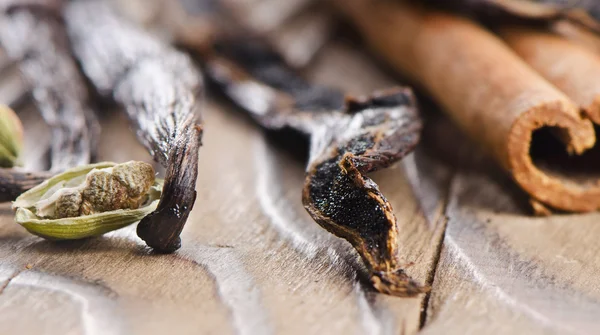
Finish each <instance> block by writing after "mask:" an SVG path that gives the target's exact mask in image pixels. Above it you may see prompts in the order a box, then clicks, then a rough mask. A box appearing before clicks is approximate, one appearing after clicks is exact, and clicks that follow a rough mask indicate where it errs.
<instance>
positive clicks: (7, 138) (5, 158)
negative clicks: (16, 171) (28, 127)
mask: <svg viewBox="0 0 600 335" xmlns="http://www.w3.org/2000/svg"><path fill="white" fill-rule="evenodd" d="M22 146H23V125H22V124H21V121H20V120H19V117H18V116H17V115H16V114H15V112H13V110H12V109H10V108H9V107H7V106H4V105H0V167H4V168H11V167H13V166H15V165H18V158H19V153H20V152H21V147H22Z"/></svg>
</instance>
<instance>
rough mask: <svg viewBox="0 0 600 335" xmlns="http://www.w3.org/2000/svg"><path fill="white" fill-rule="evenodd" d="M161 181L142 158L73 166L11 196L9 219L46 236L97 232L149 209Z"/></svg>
mask: <svg viewBox="0 0 600 335" xmlns="http://www.w3.org/2000/svg"><path fill="white" fill-rule="evenodd" d="M162 184H163V181H162V180H159V179H156V178H155V172H154V168H153V167H152V165H150V164H147V163H144V162H137V161H130V162H127V163H121V164H117V163H111V162H104V163H97V164H90V165H85V166H80V167H76V168H73V169H69V170H67V171H65V172H63V173H60V174H58V175H56V176H54V177H52V178H50V179H48V180H46V181H44V182H43V183H41V184H40V185H38V186H36V187H34V188H32V189H30V190H29V191H27V192H25V193H23V194H21V195H20V196H19V197H18V198H17V199H16V200H15V201H14V202H13V209H16V211H17V212H16V215H15V221H16V222H17V223H18V224H20V225H21V226H23V227H24V228H25V229H27V230H28V231H29V232H30V233H32V234H35V235H38V236H41V237H44V238H47V239H54V240H72V239H81V238H86V237H91V236H98V235H102V234H104V233H107V232H109V231H112V230H116V229H119V228H123V227H125V226H127V225H130V224H132V223H134V222H137V221H140V220H141V219H142V218H143V217H144V216H146V215H147V214H149V213H151V212H152V211H154V210H155V209H156V207H157V206H158V201H159V199H160V195H161V191H162Z"/></svg>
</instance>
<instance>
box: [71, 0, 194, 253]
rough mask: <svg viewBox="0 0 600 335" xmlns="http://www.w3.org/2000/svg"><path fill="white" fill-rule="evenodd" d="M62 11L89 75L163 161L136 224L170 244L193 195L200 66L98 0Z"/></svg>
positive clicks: (151, 238) (159, 245) (154, 241)
mask: <svg viewBox="0 0 600 335" xmlns="http://www.w3.org/2000/svg"><path fill="white" fill-rule="evenodd" d="M65 19H66V23H67V29H68V32H69V35H70V37H71V42H72V44H73V50H74V52H75V55H76V56H77V58H78V59H79V61H80V62H81V65H82V67H83V70H84V72H85V73H86V75H87V76H88V78H89V79H90V80H91V82H92V83H93V85H94V86H95V87H96V88H97V89H98V91H99V93H100V94H102V95H104V96H106V97H112V98H113V99H114V100H116V101H117V102H118V103H120V104H122V105H123V106H124V107H125V110H126V112H127V115H128V117H129V119H130V120H131V122H132V124H133V125H134V127H135V128H136V133H137V137H138V139H139V140H140V141H141V142H142V143H143V144H144V145H145V146H146V148H147V149H148V150H149V151H150V153H151V154H152V156H153V157H154V159H156V160H157V161H158V162H160V163H161V164H162V165H163V166H165V167H166V168H167V170H166V177H165V186H164V188H163V194H162V196H161V200H160V203H159V205H158V208H157V210H156V211H154V212H153V213H151V214H149V215H148V216H146V217H145V218H144V219H143V220H142V221H141V222H140V224H139V225H138V230H137V232H138V235H139V236H140V237H141V238H142V239H143V240H145V241H146V243H147V244H148V245H149V246H150V247H152V248H154V249H156V250H157V251H161V252H172V251H174V250H176V249H178V248H179V247H180V244H181V239H180V237H179V235H180V233H181V230H182V229H183V226H184V225H185V222H186V220H187V217H188V215H189V213H190V211H191V209H192V207H193V205H194V201H195V199H196V191H195V186H196V177H197V167H198V149H199V146H200V139H201V135H202V128H201V126H200V121H199V119H198V117H197V116H196V115H195V113H194V109H195V106H196V96H197V95H198V93H199V91H200V90H201V86H202V82H201V77H200V74H199V72H198V70H197V69H196V68H195V67H194V65H193V63H192V62H191V60H190V59H189V58H188V57H187V56H186V55H185V54H183V53H180V52H178V51H176V50H174V49H173V48H172V47H170V46H169V45H167V44H165V43H162V42H161V41H159V40H157V39H156V38H154V37H152V36H150V35H149V34H148V33H146V32H145V31H143V30H141V29H140V28H138V27H136V26H134V25H133V24H131V23H129V22H127V21H126V20H124V19H123V18H121V17H120V16H119V15H118V14H117V13H116V12H115V11H114V9H113V8H111V7H110V5H109V4H108V3H107V2H105V1H96V0H90V1H86V0H82V1H74V2H71V3H69V4H68V5H66V8H65Z"/></svg>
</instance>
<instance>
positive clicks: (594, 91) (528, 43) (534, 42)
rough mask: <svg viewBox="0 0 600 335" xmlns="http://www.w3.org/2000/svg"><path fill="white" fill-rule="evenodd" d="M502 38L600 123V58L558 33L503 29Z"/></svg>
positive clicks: (526, 28)
mask: <svg viewBox="0 0 600 335" xmlns="http://www.w3.org/2000/svg"><path fill="white" fill-rule="evenodd" d="M498 32H499V34H500V36H501V37H502V38H503V39H504V40H505V41H506V42H507V43H508V45H509V46H510V47H511V48H512V49H513V50H514V51H515V52H516V53H517V54H518V55H519V56H521V58H522V59H523V60H525V62H526V63H527V64H529V65H530V66H531V67H532V68H533V69H535V70H536V71H537V72H538V73H539V74H541V75H542V76H543V77H544V78H546V80H548V81H549V82H551V83H552V84H554V85H555V86H556V87H557V88H558V89H560V90H561V91H562V92H564V93H565V94H566V95H567V96H568V97H569V98H571V99H572V100H573V101H574V102H575V103H576V104H578V105H579V106H580V107H581V108H582V109H583V110H584V111H585V113H586V115H587V117H589V118H590V119H591V120H592V121H593V122H594V123H596V124H600V81H599V80H598V79H599V78H600V56H599V55H597V54H595V53H594V52H593V51H591V50H589V49H587V48H586V47H584V46H582V45H579V44H577V43H574V42H571V41H568V40H567V39H565V38H562V37H560V36H558V35H556V34H552V33H551V32H549V31H544V30H541V29H535V28H530V27H525V26H510V27H503V28H501V29H499V30H498Z"/></svg>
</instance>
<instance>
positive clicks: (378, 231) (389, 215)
mask: <svg viewBox="0 0 600 335" xmlns="http://www.w3.org/2000/svg"><path fill="white" fill-rule="evenodd" d="M203 60H204V65H205V69H206V71H207V73H208V76H209V78H211V80H213V81H214V82H215V83H216V84H217V86H218V87H219V88H220V89H221V90H222V91H223V92H224V93H225V94H226V95H227V97H228V98H229V99H231V100H232V101H233V102H234V103H235V104H237V105H238V106H240V107H241V108H243V109H244V110H245V111H246V112H248V113H249V114H250V115H251V116H252V117H253V118H254V119H255V120H256V121H257V122H258V123H259V124H260V125H261V126H263V127H265V128H267V129H283V128H292V129H294V130H297V131H299V132H300V133H303V134H305V135H306V136H308V137H310V142H311V148H310V158H309V162H308V166H307V173H306V180H305V185H304V189H303V196H302V200H303V203H304V206H305V208H306V210H307V211H308V212H309V213H310V215H311V216H312V218H313V219H314V220H315V221H316V222H317V223H319V225H321V226H322V227H323V228H325V229H326V230H328V231H329V232H331V233H333V234H335V235H337V236H339V237H342V238H344V239H346V240H348V241H349V242H350V243H351V244H352V245H353V246H354V248H355V249H356V250H357V251H358V253H359V254H360V256H361V257H362V259H363V261H364V263H365V265H366V267H367V269H368V270H369V273H370V275H371V278H370V280H371V283H372V284H373V287H374V288H375V289H376V290H378V291H380V292H383V293H387V294H391V295H396V296H415V295H417V294H419V293H423V292H426V291H427V290H428V288H426V287H423V286H421V285H419V284H418V283H416V282H415V281H413V280H412V279H411V278H410V277H408V276H407V275H406V274H405V273H404V271H403V270H402V269H401V268H400V266H401V264H400V261H399V259H398V255H397V234H398V233H399V232H398V226H397V222H396V217H395V216H394V213H393V211H392V208H391V205H390V204H389V202H388V201H387V200H386V198H385V197H384V195H383V194H381V192H380V191H379V188H378V186H377V184H375V183H374V182H373V181H372V180H371V179H369V178H368V177H367V176H366V174H367V173H369V172H373V171H376V170H379V169H381V168H385V167H388V166H390V165H391V164H392V163H394V162H397V161H398V160H400V159H401V158H402V157H404V156H405V155H406V154H408V153H409V152H410V151H412V149H413V148H414V147H415V146H416V144H417V142H418V140H419V134H420V130H421V120H420V118H419V116H418V112H417V108H416V105H415V100H414V97H413V95H412V92H411V91H410V89H408V88H394V89H390V90H387V91H381V92H377V93H375V94H373V95H372V96H369V97H359V98H346V99H344V96H343V94H342V93H341V92H340V91H337V90H334V89H330V88H325V87H319V86H315V85H312V84H310V83H308V82H306V81H304V80H303V79H301V78H299V77H298V76H297V75H296V74H295V73H294V72H292V71H291V70H289V68H288V67H287V66H286V64H284V62H283V60H282V59H281V57H280V56H279V55H278V54H276V53H274V52H273V51H272V50H271V49H270V48H269V46H267V45H266V44H264V43H263V42H262V41H261V40H260V39H256V38H250V37H248V36H245V37H243V38H241V37H240V38H234V39H227V38H220V39H217V40H216V41H215V46H214V52H213V53H211V54H210V55H205V56H204V58H203Z"/></svg>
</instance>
